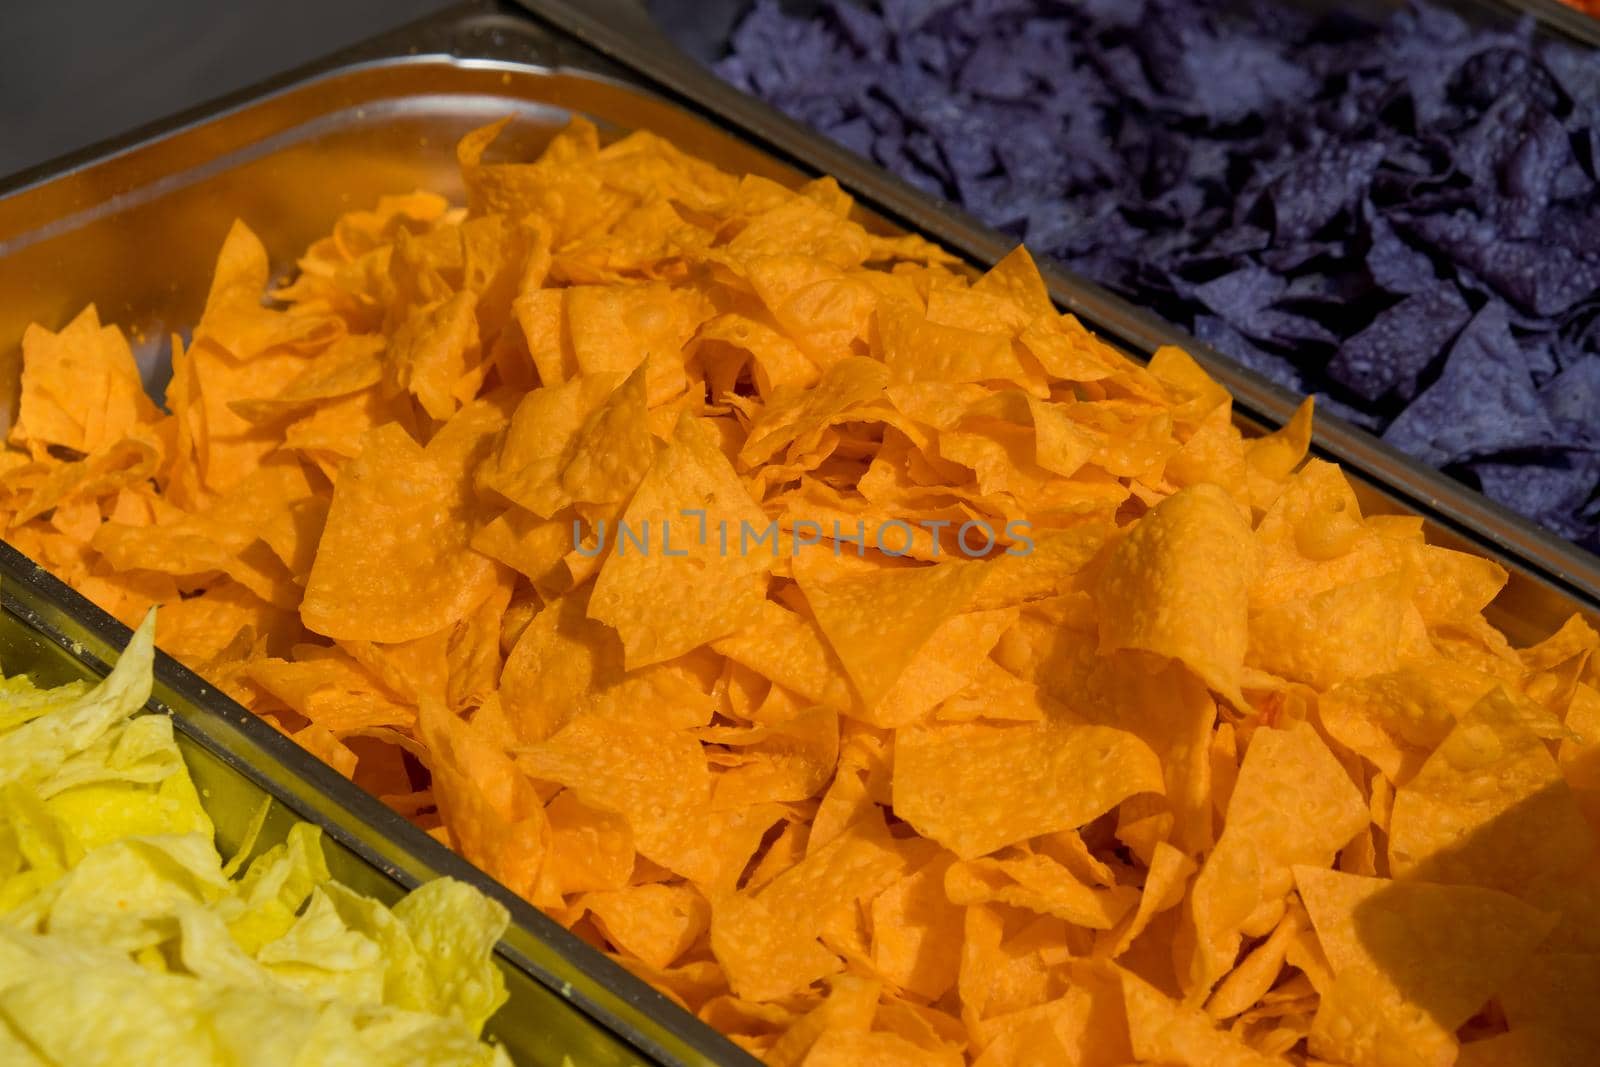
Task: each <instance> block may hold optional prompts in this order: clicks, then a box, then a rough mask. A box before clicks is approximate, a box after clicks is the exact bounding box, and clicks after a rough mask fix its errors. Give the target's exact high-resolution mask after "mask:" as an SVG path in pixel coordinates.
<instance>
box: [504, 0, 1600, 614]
mask: <svg viewBox="0 0 1600 1067" xmlns="http://www.w3.org/2000/svg"><path fill="white" fill-rule="evenodd" d="M516 2H517V3H518V4H519V5H520V6H522V7H523V8H525V9H526V10H527V11H529V12H530V13H531V14H533V15H534V16H535V17H537V18H539V19H540V20H542V21H543V22H545V23H547V24H549V25H552V26H555V27H558V28H560V29H563V30H566V31H567V32H569V33H571V34H573V35H574V36H576V37H578V38H579V39H580V40H582V41H584V42H586V43H587V44H589V45H590V46H592V47H593V48H595V49H596V50H597V51H600V52H602V53H604V54H605V55H606V56H608V57H609V58H611V59H613V60H615V61H616V62H618V63H621V64H623V65H624V66H626V67H628V68H630V69H631V70H633V71H634V72H636V73H637V74H638V75H639V76H640V77H641V78H644V79H646V80H647V81H648V82H650V83H652V85H653V86H654V87H655V88H657V90H658V91H661V92H663V93H665V94H666V95H667V96H668V97H669V98H670V99H672V100H673V101H674V102H675V103H678V104H680V105H681V106H685V107H688V108H690V109H692V110H694V111H696V112H697V113H699V114H700V115H702V116H703V117H705V118H707V119H708V120H710V121H712V122H714V123H716V124H717V125H719V126H722V127H723V128H725V129H727V130H729V131H730V132H731V133H733V134H734V135H736V136H741V137H743V138H746V139H749V140H753V141H754V142H756V144H757V145H758V146H760V147H762V148H765V149H767V150H769V151H771V152H772V153H773V154H775V155H777V156H779V157H780V158H782V159H783V160H784V161H785V162H788V163H790V164H792V165H794V166H796V167H798V168H799V169H801V170H803V171H806V172H809V173H813V174H831V175H833V176H834V177H835V178H837V179H838V181H839V183H840V184H841V185H842V186H844V187H845V188H846V189H848V190H849V191H850V192H851V193H852V194H854V195H855V196H856V197H857V199H858V200H859V201H860V202H861V203H862V204H863V205H864V206H866V207H867V208H868V209H870V210H872V211H875V212H877V213H878V214H881V215H883V216H885V217H887V218H889V219H890V220H892V221H894V222H896V223H899V224H901V225H903V226H905V227H906V228H908V229H910V230H912V231H915V232H920V233H922V234H923V235H925V236H928V237H930V238H933V239H935V240H937V241H939V242H940V243H942V244H944V245H945V246H946V247H949V248H951V249H953V250H955V251H956V252H959V253H960V254H962V255H963V256H965V257H966V258H967V259H968V260H969V261H970V262H972V263H973V264H975V265H978V266H985V265H988V264H993V263H995V262H997V261H999V259H1000V258H1001V257H1002V256H1004V255H1005V254H1006V253H1007V252H1009V251H1010V250H1011V248H1012V247H1013V246H1014V245H1015V244H1016V241H1015V239H1013V238H1010V237H1007V236H1006V235H1004V234H1001V233H999V232H998V231H996V230H993V229H991V228H989V227H987V226H985V225H984V224H982V223H980V222H979V221H978V220H976V219H974V218H973V217H972V216H970V215H968V214H966V213H965V212H963V211H962V210H961V209H960V208H959V207H957V206H955V205H953V204H949V203H947V202H945V201H943V200H941V199H940V198H938V197H934V196H932V195H930V194H928V193H925V192H923V191H922V190H920V189H917V188H915V187H914V186H912V185H910V184H908V183H906V182H904V181H902V180H901V179H899V178H897V177H895V176H894V175H892V174H890V173H889V172H888V171H886V170H884V169H883V168H881V167H879V166H878V165H877V164H875V163H873V162H872V161H870V160H867V159H864V158H862V157H861V156H858V155H856V154H855V153H854V152H852V151H850V150H849V149H847V148H844V147H842V146H840V145H837V144H835V143H833V142H832V141H830V140H828V139H827V138H825V137H823V136H821V135H820V134H818V133H815V132H814V131H812V130H810V129H809V128H807V127H806V126H804V125H803V124H801V123H799V122H797V121H796V120H794V119H791V118H789V117H788V116H787V115H784V114H783V113H782V112H780V111H778V110H777V109H776V108H774V107H772V106H770V105H769V104H766V103H764V102H763V101H760V100H757V99H756V98H754V97H751V96H747V95H745V94H744V93H741V92H739V91H738V90H736V89H734V88H732V87H731V86H729V85H727V84H726V83H724V82H723V81H722V80H721V79H719V78H717V77H716V75H714V74H712V73H711V72H710V71H709V70H707V69H705V68H704V67H702V66H701V65H700V64H699V63H697V62H696V61H695V60H694V59H692V58H691V57H690V56H688V55H687V54H685V53H684V52H682V51H681V50H680V49H679V48H678V47H677V46H676V45H675V44H673V43H672V42H671V41H669V40H668V39H667V38H666V37H665V36H664V35H663V34H662V33H661V32H660V31H659V30H658V29H657V28H656V26H655V24H654V23H653V22H651V21H650V19H649V18H648V16H647V15H646V14H645V13H644V12H643V10H642V9H640V8H638V7H637V6H635V5H634V4H631V3H628V2H626V0H623V2H622V3H620V4H619V3H617V2H615V0H612V2H601V3H596V2H592V0H516ZM1523 4H1533V5H1535V6H1536V7H1537V8H1538V9H1539V10H1540V17H1541V19H1548V20H1549V23H1550V24H1551V25H1552V27H1553V28H1562V29H1563V30H1565V28H1566V27H1567V24H1568V23H1569V22H1571V21H1572V20H1570V19H1568V18H1566V16H1567V15H1572V16H1576V18H1577V19H1578V20H1581V23H1583V24H1584V25H1581V26H1579V27H1577V28H1576V29H1575V30H1574V31H1573V32H1574V33H1576V34H1577V35H1578V36H1579V37H1580V39H1582V40H1586V41H1591V42H1593V43H1596V44H1600V24H1597V25H1596V26H1589V25H1587V24H1588V23H1592V22H1594V21H1595V20H1591V19H1588V18H1586V17H1584V16H1582V15H1581V14H1579V13H1578V12H1575V11H1570V10H1567V9H1562V8H1560V5H1558V4H1556V3H1555V0H1545V2H1538V0H1521V2H1520V3H1519V2H1513V0H1473V6H1475V7H1478V8H1482V7H1484V6H1485V5H1488V6H1489V7H1491V8H1493V9H1495V10H1499V11H1500V12H1502V14H1503V13H1504V12H1505V11H1506V10H1507V9H1508V8H1510V9H1512V10H1521V9H1522V5H1523ZM1546 8H1549V9H1553V10H1545V9H1546ZM1038 260H1039V268H1040V273H1041V274H1042V275H1043V276H1044V279H1045V282H1046V284H1047V286H1048V287H1049V290H1050V295H1051V297H1052V299H1054V300H1055V302H1056V303H1057V305H1058V306H1060V307H1062V308H1064V309H1066V310H1068V311H1070V312H1072V313H1073V314H1075V315H1077V316H1078V317H1079V318H1081V319H1083V320H1084V321H1085V323H1086V324H1088V325H1089V326H1090V327H1091V328H1093V329H1095V330H1096V331H1097V332H1099V333H1101V334H1102V336H1104V337H1105V338H1106V339H1107V340H1110V341H1113V342H1115V343H1119V344H1120V345H1121V346H1122V347H1123V348H1125V349H1128V350H1129V351H1130V352H1131V353H1132V354H1134V355H1136V356H1139V357H1141V358H1143V357H1148V356H1149V354H1150V353H1152V352H1154V351H1155V349H1157V348H1159V347H1161V346H1162V345H1177V346H1179V347H1181V348H1183V349H1185V350H1186V351H1188V352H1189V353H1190V354H1191V355H1193V356H1194V357H1195V359H1196V360H1197V361H1198V362H1199V363H1201V364H1202V365H1203V366H1204V367H1205V368H1206V370H1207V371H1208V372H1209V373H1210V374H1211V375H1212V376H1213V377H1215V378H1216V379H1217V380H1218V381H1219V382H1221V383H1222V384H1223V385H1224V386H1226V387H1227V389H1228V391H1229V392H1230V393H1232V394H1233V396H1234V398H1235V400H1236V401H1237V406H1236V410H1238V409H1239V408H1240V407H1242V408H1243V409H1244V413H1245V414H1246V415H1247V416H1249V417H1253V418H1254V420H1255V421H1257V422H1258V423H1262V424H1265V425H1267V426H1269V427H1270V426H1281V425H1283V424H1284V423H1285V422H1286V421H1288V419H1289V417H1290V415H1292V414H1293V412H1294V409H1295V407H1296V406H1297V405H1298V404H1299V402H1300V400H1301V397H1299V396H1298V395H1296V394H1293V393H1291V392H1289V391H1288V390H1286V389H1284V388H1282V387H1281V386H1279V385H1277V384H1276V383H1273V382H1270V381H1268V380H1267V379H1265V378H1263V377H1261V376H1260V375H1258V374H1256V373H1255V372H1253V371H1250V370H1248V369H1245V368H1243V367H1240V366H1239V365H1238V364H1236V363H1234V362H1233V361H1231V360H1229V359H1227V358H1226V357H1224V356H1222V355H1221V354H1220V353H1218V352H1217V351H1216V350H1215V349H1213V348H1211V347H1210V346H1208V345H1205V344H1203V343H1201V342H1200V341H1198V340H1197V339H1195V338H1194V337H1192V336H1190V335H1189V334H1187V333H1185V332H1183V331H1181V330H1179V329H1177V328H1176V327H1173V326H1171V325H1169V324H1168V323H1166V322H1165V321H1163V320H1161V319H1159V318H1157V317H1156V316H1154V315H1153V314H1151V313H1149V312H1147V311H1145V310H1143V309H1142V308H1138V307H1136V306H1134V305H1133V304H1131V303H1129V302H1128V301H1126V300H1124V299H1122V298H1121V297H1118V296H1115V295H1113V294H1112V293H1111V292H1110V291H1108V290H1106V289H1104V288H1102V287H1100V286H1099V285H1097V284H1095V283H1093V282H1091V281H1089V280H1088V279H1086V278H1084V277H1082V276H1081V275H1078V274H1076V273H1074V272H1072V271H1071V270H1068V269H1067V268H1065V267H1063V266H1061V265H1060V264H1059V263H1057V262H1055V261H1054V260H1052V259H1049V258H1048V257H1043V256H1040V257H1038ZM1316 422H1317V427H1316V434H1315V438H1314V440H1313V448H1314V449H1315V450H1316V451H1317V452H1319V453H1320V454H1322V455H1324V456H1326V457H1328V458H1331V459H1334V460H1337V461H1338V462H1340V463H1341V464H1344V465H1345V466H1346V467H1348V468H1351V470H1352V471H1353V472H1357V473H1359V474H1361V475H1363V476H1364V479H1365V481H1367V482H1368V483H1369V486H1370V487H1371V488H1374V489H1377V490H1378V491H1380V492H1382V493H1384V494H1385V495H1387V496H1389V497H1390V498H1391V499H1393V500H1395V501H1396V502H1398V503H1401V504H1402V505H1405V506H1409V507H1410V508H1412V509H1414V510H1417V511H1420V512H1422V513H1423V514H1424V515H1425V516H1427V517H1430V518H1432V519H1433V520H1434V521H1435V522H1436V523H1437V524H1439V525H1441V526H1443V527H1444V528H1446V529H1448V530H1449V531H1451V532H1452V533H1453V534H1454V535H1455V536H1457V537H1458V538H1461V539H1464V540H1466V541H1469V542H1472V543H1473V544H1475V545H1477V546H1479V547H1480V548H1482V549H1486V550H1488V551H1489V552H1490V553H1491V554H1493V555H1497V556H1500V557H1502V559H1504V560H1506V561H1507V562H1509V563H1511V564H1512V566H1513V567H1514V568H1515V569H1518V570H1520V571H1521V572H1522V573H1523V574H1524V575H1525V576H1527V577H1528V578H1530V579H1531V580H1533V581H1535V582H1538V583H1540V584H1543V585H1545V586H1550V587H1554V588H1555V589H1558V590H1560V591H1561V592H1563V593H1565V594H1567V595H1569V596H1573V597H1575V598H1577V599H1579V600H1580V601H1581V602H1582V603H1583V604H1584V606H1585V607H1586V608H1587V609H1588V610H1589V611H1590V612H1595V613H1600V557H1596V556H1595V555H1593V554H1592V553H1589V552H1586V551H1583V550H1582V549H1579V548H1578V547H1577V546H1575V545H1573V544H1571V543H1570V542H1567V541H1564V540H1562V539H1561V538H1559V537H1556V536H1555V535H1554V534H1551V533H1550V532H1548V531H1546V530H1544V529H1543V528H1541V527H1539V526H1537V525H1536V524H1534V523H1533V522H1531V521H1529V520H1528V519H1525V518H1523V517H1522V516H1521V515H1518V514H1516V513H1515V512H1513V511H1511V510H1510V509H1509V508H1506V507H1504V506H1503V505H1501V504H1499V503H1497V502H1495V501H1493V500H1490V499H1489V498H1488V497H1486V496H1484V495H1483V494H1481V493H1477V492H1474V491H1473V490H1471V489H1469V488H1467V487H1466V486H1464V485H1461V484H1459V483H1457V482H1455V481H1453V480H1452V479H1449V478H1446V477H1445V476H1443V475H1441V474H1439V473H1438V472H1437V471H1434V470H1432V469H1431V468H1429V467H1426V466H1424V465H1423V464H1422V463H1420V462H1418V461H1417V460H1415V459H1412V458H1411V457H1410V456H1407V455H1405V454H1403V453H1401V452H1400V451H1398V450H1397V449H1395V448H1393V447H1391V446H1389V445H1386V444H1384V443H1383V442H1382V441H1380V440H1379V439H1378V438H1376V437H1374V436H1373V435H1371V434H1369V433H1367V432H1366V431H1364V430H1361V429H1358V428H1357V427H1355V426H1354V425H1352V424H1350V423H1348V422H1346V421H1345V420H1343V419H1340V418H1338V417H1336V416H1332V415H1323V414H1320V413H1319V414H1318V416H1317V420H1316Z"/></svg>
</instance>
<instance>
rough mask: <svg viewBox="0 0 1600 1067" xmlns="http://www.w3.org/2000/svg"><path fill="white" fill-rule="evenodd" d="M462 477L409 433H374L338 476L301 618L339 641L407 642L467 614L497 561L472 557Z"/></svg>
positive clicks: (391, 429) (386, 429)
mask: <svg viewBox="0 0 1600 1067" xmlns="http://www.w3.org/2000/svg"><path fill="white" fill-rule="evenodd" d="M463 494H464V487H463V486H462V485H461V476H460V473H459V472H457V471H451V470H448V469H446V468H444V467H443V466H441V465H440V464H437V463H435V462H434V461H433V460H431V459H430V458H429V457H428V455H427V453H426V451H425V450H424V449H423V448H422V447H421V446H419V445H418V444H417V443H416V442H415V441H414V440H412V438H411V436H410V435H409V434H407V433H406V431H405V430H404V429H402V428H401V427H400V426H398V425H396V424H393V423H391V424H388V425H386V426H382V427H379V428H378V429H376V430H373V431H372V432H371V433H370V434H368V435H367V437H366V439H365V443H364V444H363V446H362V450H361V454H360V456H358V457H357V458H356V459H354V460H352V461H351V463H350V466H349V467H347V468H346V469H345V471H344V473H343V475H342V476H341V477H340V479H339V484H338V487H337V488H336V489H335V491H334V495H333V501H332V503H331V504H330V505H329V509H328V524H327V526H326V528H325V529H324V531H323V534H322V539H321V541H320V542H319V544H318V546H317V555H316V559H315V561H314V562H313V563H312V565H311V575H310V579H309V580H308V582H307V583H306V594H305V602H304V604H303V605H302V606H301V609H300V613H301V616H302V618H304V620H305V623H306V625H307V627H309V628H310V629H312V630H314V631H316V632H317V633H321V634H324V635H326V636H328V637H335V638H356V639H364V640H370V641H388V642H394V641H409V640H411V639H412V638H416V637H423V636H426V635H427V634H430V633H434V632H436V631H438V630H440V629H442V628H443V627H445V626H448V625H450V624H451V623H454V622H457V621H459V620H460V619H462V618H464V617H465V616H466V614H467V612H469V611H471V610H472V609H473V608H474V607H476V606H477V604H478V602H479V601H481V600H482V599H483V598H484V597H485V596H487V595H488V592H489V587H490V585H491V584H492V582H493V581H494V564H493V563H492V562H490V561H489V560H488V559H486V558H485V557H483V556H480V555H478V554H477V553H475V552H471V551H464V549H465V548H466V545H467V542H468V541H469V540H470V531H471V527H470V525H469V523H470V519H469V517H468V516H467V514H466V510H467V508H468V502H467V501H466V499H465V498H464V495H463Z"/></svg>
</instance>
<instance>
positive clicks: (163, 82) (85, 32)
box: [0, 0, 451, 176]
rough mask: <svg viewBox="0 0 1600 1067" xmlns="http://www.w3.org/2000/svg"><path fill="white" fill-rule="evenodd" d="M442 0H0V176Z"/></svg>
mask: <svg viewBox="0 0 1600 1067" xmlns="http://www.w3.org/2000/svg"><path fill="white" fill-rule="evenodd" d="M450 2H451V0H112V2H105V0H0V9H3V15H0V176H4V175H7V174H11V173H13V172H14V171H18V170H21V169H23V168H24V167H30V166H32V165H34V164H35V163H42V162H44V161H45V160H47V159H50V158H52V157H55V156H58V155H61V154H62V153H64V152H70V151H72V150H73V149H75V148H81V147H83V146H84V145H87V144H92V143H94V142H95V141H99V140H102V139H104V138H106V137H111V136H113V135H115V134H118V133H121V132H123V131H126V130H129V129H132V128H134V127H136V126H139V125H142V124H143V123H146V122H150V121H153V120H155V119H159V118H162V117H164V116H166V115H170V114H172V113H173V112H176V111H181V110H183V109H185V108H188V107H191V106H193V105H195V104H199V103H203V102H204V101H206V100H210V99H211V98H213V97H216V96H220V95H222V94H224V93H228V92H231V91H233V90H235V89H240V88H243V87H244V86H246V85H249V84H251V83H252V82H257V81H260V80H261V79H263V78H266V77H269V76H271V75H273V74H277V73H280V72H282V71H284V70H288V69H290V68H292V67H296V66H299V65H300V64H302V63H306V62H309V61H311V60H313V59H316V58H318V57H319V56H322V55H324V54H326V53H328V52H331V51H334V50H335V49H338V48H341V47H344V46H345V45H350V44H354V43H356V42H357V41H360V40H363V39H364V38H367V37H371V36H373V35H374V34H377V33H379V32H381V31H383V30H387V29H392V28H393V27H395V26H399V25H401V24H403V23H406V22H410V21H411V20H413V19H416V18H420V17H421V16H423V15H426V14H428V13H429V12H431V11H436V10H438V9H440V8H444V7H448V6H450Z"/></svg>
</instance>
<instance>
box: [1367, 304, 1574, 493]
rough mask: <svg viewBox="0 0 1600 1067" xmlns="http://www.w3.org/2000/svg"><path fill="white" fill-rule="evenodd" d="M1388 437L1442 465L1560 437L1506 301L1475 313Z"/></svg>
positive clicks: (1539, 445)
mask: <svg viewBox="0 0 1600 1067" xmlns="http://www.w3.org/2000/svg"><path fill="white" fill-rule="evenodd" d="M1383 438H1384V440H1385V441H1388V442H1389V443H1390V444H1392V445H1395V446H1396V447H1398V448H1400V449H1401V450H1403V451H1405V452H1409V453H1410V454H1411V455H1413V456H1416V457H1417V458H1418V459H1420V460H1422V461H1423V462H1424V463H1427V464H1430V465H1432V466H1438V467H1442V466H1445V465H1446V464H1450V463H1460V462H1463V461H1466V460H1471V459H1475V458H1478V457H1480V456H1492V455H1495V454H1496V453H1499V452H1511V451H1516V450H1519V449H1534V448H1544V447H1549V446H1551V445H1553V444H1555V443H1556V428H1555V425H1554V424H1553V423H1552V422H1551V421H1550V416H1549V415H1547V414H1546V413H1545V409H1544V404H1543V403H1541V402H1540V399H1539V394H1538V393H1537V392H1536V391H1535V390H1534V388H1533V380H1532V378H1531V377H1530V376H1529V374H1528V366H1527V362H1526V360H1525V358H1524V356H1523V354H1522V349H1521V347H1520V346H1519V345H1518V344H1517V342H1516V340H1515V339H1514V338H1513V337H1512V336H1511V328H1510V326H1509V324H1508V323H1507V321H1506V313H1505V308H1504V307H1502V306H1501V305H1500V304H1499V303H1495V302H1491V303H1489V304H1486V305H1484V307H1483V309H1482V310H1481V311H1479V312H1478V313H1477V314H1476V315H1474V316H1473V318H1472V321H1471V322H1470V323H1468V324H1467V327H1466V329H1464V330H1462V331H1461V335H1460V336H1459V337H1457V338H1456V341H1455V345H1454V346H1453V347H1452V348H1451V349H1450V355H1449V356H1448V357H1447V358H1446V360H1445V365H1444V371H1443V373H1441V374H1440V375H1439V379H1438V381H1436V382H1434V383H1433V385H1431V386H1429V387H1428V389H1427V391H1426V392H1424V393H1423V394H1422V395H1421V396H1419V397H1418V398H1417V400H1416V402H1415V403H1413V404H1412V405H1411V406H1410V407H1408V408H1406V410H1405V411H1404V412H1403V413H1401V415H1400V417H1399V418H1397V419H1395V420H1394V422H1392V423H1390V424H1389V428H1388V430H1386V431H1385V432H1384V435H1383Z"/></svg>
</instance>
